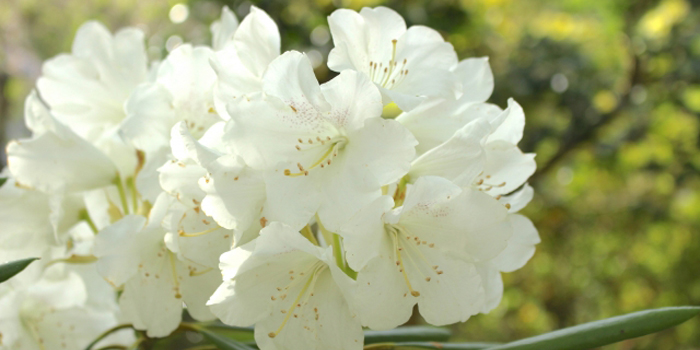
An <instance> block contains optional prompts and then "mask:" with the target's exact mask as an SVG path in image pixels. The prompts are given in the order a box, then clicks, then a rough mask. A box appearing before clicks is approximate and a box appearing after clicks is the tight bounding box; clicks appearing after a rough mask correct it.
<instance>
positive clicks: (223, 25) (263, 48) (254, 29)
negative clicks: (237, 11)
mask: <svg viewBox="0 0 700 350" xmlns="http://www.w3.org/2000/svg"><path fill="white" fill-rule="evenodd" d="M232 16H233V14H229V13H227V12H226V9H225V10H224V11H223V13H222V15H221V21H220V22H218V23H217V25H215V26H212V31H213V32H214V44H215V46H214V49H215V50H216V53H215V55H214V57H213V58H212V62H211V64H212V68H213V69H214V70H215V71H216V74H217V76H218V80H217V83H216V87H215V88H214V95H215V96H216V99H215V104H216V109H217V111H218V112H219V114H220V115H221V116H222V118H224V119H229V118H230V116H229V115H228V111H227V109H226V104H227V103H230V102H231V101H233V100H235V99H237V98H241V97H243V96H248V95H257V94H259V93H260V92H262V79H263V75H264V74H265V71H266V70H267V66H268V65H269V64H270V62H272V61H273V60H274V59H275V58H277V57H278V56H279V55H280V45H281V39H280V33H279V30H278V29H277V24H275V21H273V20H272V18H270V16H269V15H268V14H267V13H265V11H263V10H261V9H259V8H257V7H255V6H251V7H250V13H248V15H247V16H246V17H245V18H244V19H243V21H241V24H240V25H239V26H237V27H236V28H235V29H234V28H233V27H234V21H233V18H235V17H233V18H232ZM224 33H226V34H224ZM224 38H225V39H224Z"/></svg>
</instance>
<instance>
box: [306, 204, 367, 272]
mask: <svg viewBox="0 0 700 350" xmlns="http://www.w3.org/2000/svg"><path fill="white" fill-rule="evenodd" d="M316 223H318V228H319V229H320V230H321V234H322V235H323V239H324V240H325V241H326V244H328V245H331V246H333V256H334V257H335V264H336V265H337V266H338V267H339V268H340V269H341V270H343V272H345V274H346V275H348V276H349V277H350V278H352V279H356V278H357V272H355V271H354V270H353V269H351V268H350V266H348V264H347V262H346V261H345V257H344V256H343V238H342V237H340V235H339V234H337V233H335V232H331V231H328V230H326V228H325V227H323V224H322V223H321V219H320V218H319V217H318V214H317V215H316Z"/></svg>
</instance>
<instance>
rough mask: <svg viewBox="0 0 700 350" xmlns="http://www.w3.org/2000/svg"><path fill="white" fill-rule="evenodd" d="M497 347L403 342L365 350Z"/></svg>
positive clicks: (378, 345) (474, 349)
mask: <svg viewBox="0 0 700 350" xmlns="http://www.w3.org/2000/svg"><path fill="white" fill-rule="evenodd" d="M494 345H496V344H495V343H439V342H402V343H377V344H372V345H368V346H365V350H422V349H435V350H482V349H488V348H490V347H493V346H494Z"/></svg>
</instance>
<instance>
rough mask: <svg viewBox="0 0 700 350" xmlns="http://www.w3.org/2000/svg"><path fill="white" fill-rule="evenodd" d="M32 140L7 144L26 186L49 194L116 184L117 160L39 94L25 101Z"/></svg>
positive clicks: (16, 173)
mask: <svg viewBox="0 0 700 350" xmlns="http://www.w3.org/2000/svg"><path fill="white" fill-rule="evenodd" d="M25 121H26V123H27V127H29V129H30V130H32V131H33V133H34V135H33V137H32V138H31V139H28V140H20V141H12V142H10V143H9V144H8V145H7V163H8V168H9V169H10V172H11V173H12V175H13V176H14V177H15V178H16V180H17V181H18V182H19V183H21V184H22V185H24V186H28V187H30V188H34V189H37V190H40V191H43V192H47V193H60V192H77V191H84V190H89V189H94V188H98V187H104V186H107V185H109V184H110V183H112V182H113V181H114V180H115V179H116V178H117V176H118V172H117V168H116V166H115V165H114V163H113V162H112V161H111V160H110V159H109V158H108V157H107V156H106V155H105V154H104V153H103V152H101V151H100V150H99V149H97V148H96V147H95V146H93V145H92V144H90V143H89V142H87V141H85V140H84V139H83V138H81V137H80V136H78V135H77V134H75V133H74V132H73V131H72V130H71V129H69V128H68V127H66V126H65V125H63V124H62V123H61V122H59V121H58V120H56V118H54V116H53V115H51V114H50V113H49V111H48V109H47V107H46V106H45V105H44V104H43V103H42V102H41V101H40V100H39V98H38V97H37V95H36V93H35V92H33V93H32V94H30V95H29V97H27V100H26V102H25Z"/></svg>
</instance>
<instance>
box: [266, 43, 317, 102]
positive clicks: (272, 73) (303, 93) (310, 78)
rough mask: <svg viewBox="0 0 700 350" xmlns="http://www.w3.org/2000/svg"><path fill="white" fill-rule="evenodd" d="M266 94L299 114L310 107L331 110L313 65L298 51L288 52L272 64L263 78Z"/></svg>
mask: <svg viewBox="0 0 700 350" xmlns="http://www.w3.org/2000/svg"><path fill="white" fill-rule="evenodd" d="M263 91H264V92H265V93H266V94H268V95H272V96H275V97H277V98H279V99H281V100H282V101H284V102H285V103H287V104H290V105H292V106H295V108H296V109H297V110H303V109H304V108H309V107H311V108H314V109H316V110H321V111H326V110H328V109H329V104H328V103H327V102H326V101H325V100H324V98H323V95H322V94H321V88H320V86H319V84H318V81H317V80H316V75H314V70H313V67H312V66H311V61H309V58H308V57H306V55H305V54H302V53H300V52H298V51H287V52H285V53H284V54H282V55H281V56H279V57H278V58H276V59H275V60H274V61H272V63H270V65H269V66H268V67H267V71H266V72H265V76H264V77H263Z"/></svg>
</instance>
